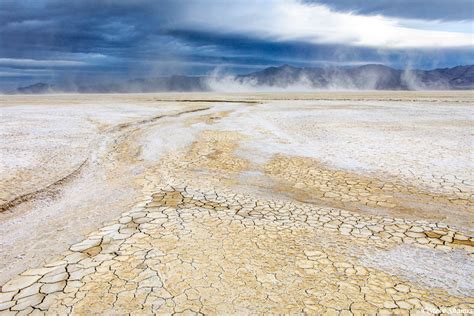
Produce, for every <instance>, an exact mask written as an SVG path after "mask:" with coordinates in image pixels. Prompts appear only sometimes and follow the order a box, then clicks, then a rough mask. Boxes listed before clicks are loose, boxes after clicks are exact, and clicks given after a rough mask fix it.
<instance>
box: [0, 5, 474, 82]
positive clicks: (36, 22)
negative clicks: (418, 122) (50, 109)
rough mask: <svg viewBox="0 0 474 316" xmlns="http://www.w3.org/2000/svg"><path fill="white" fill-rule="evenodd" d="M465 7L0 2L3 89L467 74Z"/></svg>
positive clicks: (468, 11) (469, 8) (473, 57)
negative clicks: (204, 78) (264, 74)
mask: <svg viewBox="0 0 474 316" xmlns="http://www.w3.org/2000/svg"><path fill="white" fill-rule="evenodd" d="M473 11H474V1H473V0H377V1H373V0H232V1H225V0H71V1H64V0H0V85H2V87H3V89H0V90H6V89H9V88H15V87H17V86H21V85H28V84H32V83H35V82H48V83H55V82H68V81H71V82H83V81H87V82H103V81H110V82H113V81H117V80H128V79H133V78H147V77H157V76H167V75H174V74H183V75H209V74H222V73H224V74H241V73H249V72H253V71H257V70H260V69H263V68H265V67H268V66H278V65H283V64H289V65H293V66H301V67H303V66H304V67H319V66H356V65H361V64H369V63H377V64H385V65H387V66H391V67H394V68H401V69H405V68H418V69H432V68H439V67H452V66H456V65H465V64H473V63H474V12H473Z"/></svg>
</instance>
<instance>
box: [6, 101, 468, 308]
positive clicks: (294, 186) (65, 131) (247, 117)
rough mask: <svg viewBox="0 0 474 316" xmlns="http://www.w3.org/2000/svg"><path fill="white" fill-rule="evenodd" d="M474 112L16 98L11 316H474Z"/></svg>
mask: <svg viewBox="0 0 474 316" xmlns="http://www.w3.org/2000/svg"><path fill="white" fill-rule="evenodd" d="M473 101H474V98H473V94H472V92H367V93H355V92H354V93H351V92H338V93H336V92H334V93H311V94H310V93H306V94H305V93H302V94H298V93H286V94H285V93H260V94H257V93H254V94H244V93H242V94H211V93H200V94H197V93H196V94H125V95H119V94H112V95H42V96H0V113H1V115H0V139H1V142H0V147H1V148H0V154H1V156H0V158H1V159H0V179H1V181H0V182H1V184H0V232H1V240H0V249H1V253H0V284H3V286H2V287H1V290H0V314H2V315H3V314H9V313H11V314H16V313H19V314H29V313H33V314H41V313H47V314H67V313H72V314H79V315H90V314H94V313H97V314H104V313H105V314H107V313H109V314H127V313H135V314H151V313H159V314H171V313H186V314H193V313H203V314H235V313H238V314H250V313H285V314H295V313H307V314H321V313H327V314H331V315H332V314H334V315H337V314H341V315H351V314H362V313H372V314H375V313H384V312H385V313H387V314H391V313H397V314H408V313H420V314H429V313H436V312H450V311H451V312H453V311H454V312H465V313H467V312H469V311H471V312H473V313H474V211H473V206H474V199H473V185H474V184H473V171H474V159H473V158H474V156H473V148H474V147H473V140H474V136H473V122H474V120H473V108H472V106H473Z"/></svg>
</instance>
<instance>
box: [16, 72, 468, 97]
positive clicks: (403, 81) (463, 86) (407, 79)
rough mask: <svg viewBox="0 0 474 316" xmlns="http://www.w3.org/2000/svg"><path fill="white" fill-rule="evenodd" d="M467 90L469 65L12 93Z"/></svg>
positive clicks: (46, 87)
mask: <svg viewBox="0 0 474 316" xmlns="http://www.w3.org/2000/svg"><path fill="white" fill-rule="evenodd" d="M236 87H239V90H240V91H242V90H246V89H248V90H259V89H261V90H265V89H282V90H283V89H293V90H299V89H302V90H319V89H322V90H325V89H334V90H338V89H344V90H472V89H474V65H467V66H457V67H453V68H439V69H433V70H400V69H394V68H390V67H387V66H383V65H364V66H358V67H324V68H299V67H293V66H289V65H284V66H280V67H269V68H265V69H263V70H261V71H257V72H253V73H249V74H246V75H238V76H226V77H216V76H170V77H158V78H147V79H134V80H129V81H126V82H124V83H116V84H98V85H86V84H84V85H78V86H74V87H61V86H55V85H51V84H48V83H42V82H41V83H36V84H34V85H30V86H26V87H20V88H18V89H17V91H16V93H23V94H28V93H30V94H39V93H53V92H89V93H113V92H162V91H177V92H179V91H181V92H185V91H189V92H192V91H216V90H217V91H222V90H226V89H227V90H228V91H232V90H235V88H236Z"/></svg>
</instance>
